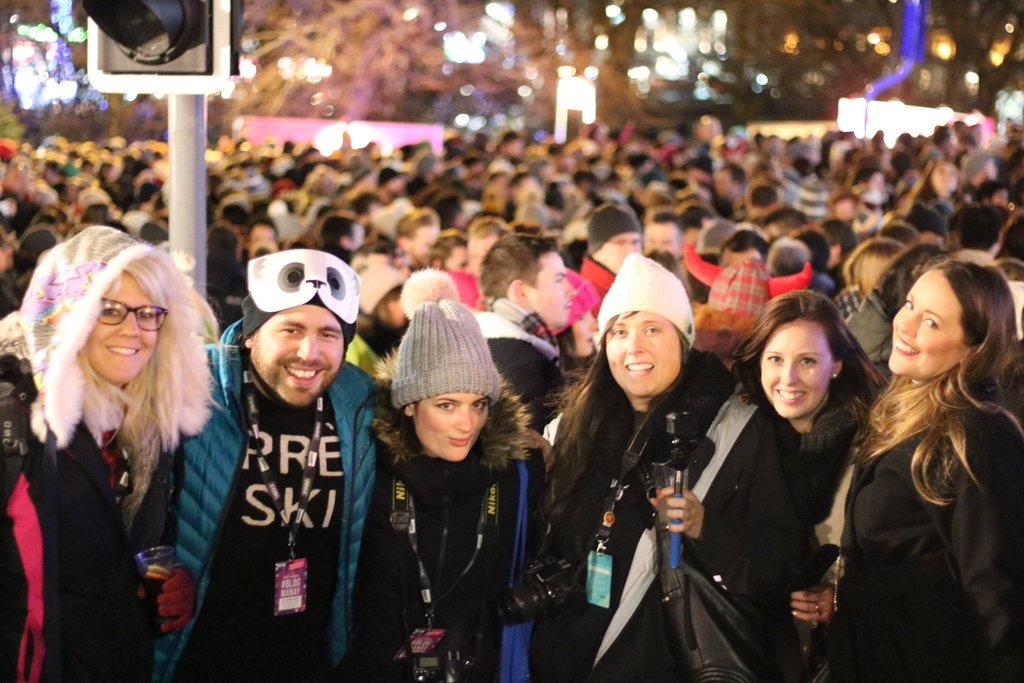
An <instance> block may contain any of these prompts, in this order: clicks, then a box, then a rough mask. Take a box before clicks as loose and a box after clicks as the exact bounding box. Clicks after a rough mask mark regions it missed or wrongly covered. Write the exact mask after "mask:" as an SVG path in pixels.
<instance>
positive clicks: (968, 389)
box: [825, 261, 1024, 681]
mask: <svg viewBox="0 0 1024 683" xmlns="http://www.w3.org/2000/svg"><path fill="white" fill-rule="evenodd" d="M1012 302H1013V299H1012V296H1011V294H1010V291H1009V289H1008V287H1007V285H1006V282H1005V280H1004V279H1003V278H1002V276H1001V275H1000V274H999V273H997V272H996V271H994V270H992V269H989V268H985V267H982V266H978V265H975V264H971V263H964V262H958V261H946V262H943V263H942V264H940V265H937V266H933V267H932V268H931V269H929V270H927V271H926V272H925V273H924V274H923V275H921V277H920V278H919V279H918V280H917V282H916V283H915V284H914V286H913V287H912V288H911V290H910V292H909V293H908V295H907V298H906V302H905V304H904V306H903V308H902V309H901V310H900V312H899V313H898V314H897V315H896V318H895V320H894V321H893V331H892V335H893V336H892V346H893V352H892V355H891V357H890V359H889V367H890V369H891V370H892V373H893V381H892V384H891V385H890V386H889V388H888V389H887V390H886V391H885V392H884V393H883V394H882V395H881V397H880V398H879V400H878V402H877V403H876V404H875V405H874V407H873V408H872V410H871V414H870V417H869V420H868V423H867V426H866V428H865V430H864V437H863V439H862V440H861V442H860V444H859V447H858V449H857V452H856V455H855V462H856V465H857V471H856V473H855V475H854V479H853V483H852V485H851V488H850V495H849V498H848V501H847V507H846V526H845V529H844V531H843V554H844V560H845V575H844V576H843V578H842V579H841V580H840V582H839V587H838V594H837V603H838V609H837V611H836V615H835V618H834V619H833V620H832V623H831V627H830V631H831V635H830V643H831V646H832V651H831V653H830V657H829V661H830V664H831V669H832V674H833V676H834V679H835V680H839V681H877V680H907V681H1020V680H1024V535H1022V534H1021V527H1020V524H1021V520H1022V519H1024V496H1022V495H1021V491H1022V490H1024V457H1022V454H1024V434H1022V433H1021V428H1020V426H1019V425H1018V423H1017V422H1016V420H1014V419H1013V418H1012V417H1010V415H1009V414H1008V413H1007V412H1006V411H1005V410H1003V409H1002V408H1001V407H1000V405H999V403H998V401H997V394H996V386H997V385H996V380H998V379H1000V378H1001V377H1002V376H1003V375H1004V373H1005V372H1006V370H1007V364H1008V363H1010V362H1012V360H1013V359H1016V358H1017V357H1018V356H1017V355H1016V354H1014V353H1010V352H1009V350H1010V349H1011V348H1012V345H1014V344H1016V341H1015V334H1014V330H1015V325H1014V315H1013V304H1012ZM825 597H826V599H828V597H830V596H825ZM894 677H895V678H894Z"/></svg>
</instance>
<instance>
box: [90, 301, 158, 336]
mask: <svg viewBox="0 0 1024 683" xmlns="http://www.w3.org/2000/svg"><path fill="white" fill-rule="evenodd" d="M129 313H134V314H135V321H136V322H137V323H138V324H139V328H141V329H143V330H147V331H149V332H154V331H156V330H159V329H160V326H161V325H163V324H164V318H166V317H167V309H166V308H161V307H160V306H136V307H134V308H132V307H131V306H125V305H124V304H123V303H121V302H120V301H114V300H113V299H104V300H103V308H102V309H100V318H99V319H100V322H101V323H103V324H104V325H120V324H121V323H122V322H124V319H125V318H127V317H128V314H129Z"/></svg>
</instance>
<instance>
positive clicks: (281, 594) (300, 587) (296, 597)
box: [274, 558, 306, 617]
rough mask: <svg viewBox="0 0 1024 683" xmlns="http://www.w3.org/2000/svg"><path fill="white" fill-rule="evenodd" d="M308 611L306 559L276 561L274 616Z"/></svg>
mask: <svg viewBox="0 0 1024 683" xmlns="http://www.w3.org/2000/svg"><path fill="white" fill-rule="evenodd" d="M305 611H306V559H305V558H299V559H297V560H288V561H287V562H276V563H274V616H275V617H280V616H284V615H285V614H298V613H299V612H305Z"/></svg>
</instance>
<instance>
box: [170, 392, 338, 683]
mask: <svg viewBox="0 0 1024 683" xmlns="http://www.w3.org/2000/svg"><path fill="white" fill-rule="evenodd" d="M256 405H257V409H258V411H259V429H260V446H259V447H260V451H261V453H262V454H263V456H264V457H265V458H266V460H267V463H268V464H269V466H270V469H271V472H272V473H273V475H274V479H275V481H276V482H277V486H278V489H279V490H280V493H281V502H282V505H283V506H284V509H285V512H286V516H287V518H288V525H289V526H284V525H282V524H281V516H280V514H279V513H278V511H277V508H276V507H275V506H274V503H273V500H272V499H271V497H270V494H269V493H268V492H267V488H266V486H265V485H264V483H263V478H262V477H261V476H260V472H259V468H258V466H257V459H256V457H255V451H254V446H255V439H254V438H253V436H252V433H251V432H252V430H251V428H250V429H249V430H248V434H249V439H248V452H247V456H246V458H245V461H244V462H243V463H242V467H241V470H240V471H239V473H238V479H237V481H236V482H235V486H234V488H233V490H232V498H231V501H230V502H229V503H228V509H227V513H226V517H225V519H224V522H223V527H222V529H221V532H220V537H219V539H218V540H217V544H216V547H215V550H214V557H213V564H212V566H211V569H210V584H209V589H208V590H207V593H206V598H205V601H204V604H203V606H202V610H201V612H200V613H199V617H198V619H197V622H196V625H195V628H194V629H193V631H192V636H191V638H190V639H189V642H188V645H187V646H186V648H185V651H184V653H183V654H182V658H181V661H180V663H179V665H178V669H177V673H176V679H177V680H179V681H204V680H217V681H236V680H237V681H243V680H244V681H284V680H289V681H302V680H306V679H309V678H311V677H313V676H316V675H319V674H321V673H323V672H324V671H325V670H326V666H327V664H326V662H325V660H324V628H325V625H326V621H327V618H328V614H329V612H330V606H331V601H332V599H333V597H334V588H335V582H336V576H337V562H338V543H339V541H338V534H339V525H340V521H341V514H342V493H343V490H344V488H343V485H342V483H343V477H344V473H343V471H342V463H341V454H340V447H339V441H338V434H337V428H336V427H335V424H334V413H333V411H332V410H331V405H330V400H328V399H327V398H326V397H325V398H324V416H323V419H324V424H323V428H322V431H321V437H320V447H319V449H318V451H319V456H318V458H317V466H316V472H315V476H314V479H313V488H312V491H311V494H310V499H309V506H308V508H307V510H306V515H305V519H304V520H303V523H302V526H301V527H300V528H299V532H298V537H297V539H296V548H295V556H296V558H305V559H306V561H307V572H308V573H307V593H306V609H305V611H304V612H301V613H298V614H288V615H282V616H274V570H275V565H276V563H278V562H281V561H285V560H287V559H288V532H289V529H290V525H291V524H292V521H293V519H294V514H295V510H296V509H297V507H298V504H299V490H300V487H301V482H302V471H303V468H304V465H305V461H306V455H307V453H308V452H309V443H310V440H311V438H312V434H313V422H314V416H315V407H316V406H315V404H314V405H313V406H310V407H309V408H304V409H293V408H288V407H285V406H282V405H280V404H277V403H274V402H273V401H271V400H270V399H268V398H266V397H264V396H263V395H262V394H260V393H259V392H257V401H256Z"/></svg>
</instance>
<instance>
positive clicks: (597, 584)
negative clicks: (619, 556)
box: [587, 550, 612, 609]
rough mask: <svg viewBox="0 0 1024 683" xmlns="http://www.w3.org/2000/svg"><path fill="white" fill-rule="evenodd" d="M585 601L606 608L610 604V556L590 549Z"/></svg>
mask: <svg viewBox="0 0 1024 683" xmlns="http://www.w3.org/2000/svg"><path fill="white" fill-rule="evenodd" d="M587 602H589V603H590V604H591V605H594V606H595V607H604V608H605V609H607V608H608V607H611V604H612V556H611V555H606V554H604V553H599V552H597V551H596V550H591V551H590V554H589V555H587Z"/></svg>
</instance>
